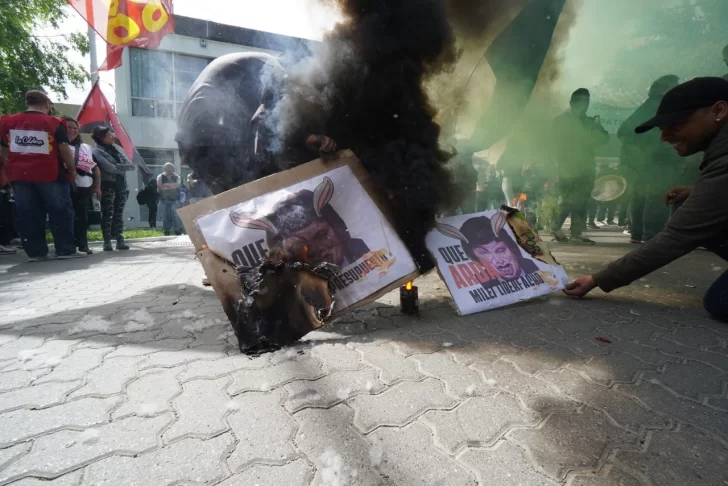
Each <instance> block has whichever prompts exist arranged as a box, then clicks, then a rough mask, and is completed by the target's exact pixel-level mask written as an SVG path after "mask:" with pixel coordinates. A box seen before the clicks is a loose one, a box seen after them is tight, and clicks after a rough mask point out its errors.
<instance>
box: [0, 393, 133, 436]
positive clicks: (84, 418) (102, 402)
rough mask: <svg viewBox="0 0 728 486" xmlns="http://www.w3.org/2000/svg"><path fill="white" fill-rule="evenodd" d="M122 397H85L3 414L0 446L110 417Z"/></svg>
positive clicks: (79, 427)
mask: <svg viewBox="0 0 728 486" xmlns="http://www.w3.org/2000/svg"><path fill="white" fill-rule="evenodd" d="M117 403H119V397H112V398H85V399H81V400H75V401H72V402H68V403H64V404H63V405H58V406H56V407H51V408H43V409H40V410H29V409H19V410H14V411H12V412H6V413H3V414H0V447H5V446H8V445H11V444H14V443H17V442H20V441H22V440H25V439H28V438H30V437H35V436H38V435H41V434H44V433H48V432H51V431H53V430H59V429H64V428H73V429H83V428H85V427H90V426H92V425H97V424H100V423H104V422H107V421H108V415H109V411H110V410H111V409H112V408H113V407H114V406H115V405H116V404H117Z"/></svg>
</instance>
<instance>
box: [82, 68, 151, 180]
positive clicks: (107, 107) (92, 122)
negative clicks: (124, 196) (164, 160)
mask: <svg viewBox="0 0 728 486" xmlns="http://www.w3.org/2000/svg"><path fill="white" fill-rule="evenodd" d="M76 119H77V120H78V125H79V127H80V129H81V133H91V132H92V131H93V129H94V128H96V127H98V126H107V127H109V128H111V129H112V130H113V131H114V133H115V134H116V143H117V144H119V145H121V147H122V148H123V149H124V152H125V153H126V155H127V157H129V159H131V161H132V162H134V163H135V164H136V165H137V166H139V168H140V169H141V170H142V172H144V173H145V174H147V175H150V174H151V173H152V171H151V170H149V167H147V164H145V163H144V159H143V158H142V156H141V155H139V152H137V149H136V148H135V147H134V144H133V143H132V141H131V139H130V138H129V135H127V133H126V130H124V127H123V126H122V125H121V123H119V119H118V118H116V113H114V109H113V108H112V107H111V103H109V100H107V99H106V96H104V93H102V92H101V88H99V83H98V81H97V82H95V83H94V85H93V87H92V88H91V92H90V93H89V94H88V97H87V98H86V101H84V103H83V105H81V109H80V110H79V111H78V115H77V116H76Z"/></svg>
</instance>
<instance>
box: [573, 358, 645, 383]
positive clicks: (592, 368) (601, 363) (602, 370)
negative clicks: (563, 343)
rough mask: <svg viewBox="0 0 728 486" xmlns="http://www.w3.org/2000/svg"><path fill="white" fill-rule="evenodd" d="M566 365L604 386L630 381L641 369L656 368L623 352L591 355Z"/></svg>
mask: <svg viewBox="0 0 728 486" xmlns="http://www.w3.org/2000/svg"><path fill="white" fill-rule="evenodd" d="M567 367H568V368H569V369H572V370H574V371H577V372H579V373H582V374H584V375H586V376H587V377H588V378H589V379H590V380H592V381H594V382H596V383H599V384H600V385H604V386H612V384H614V383H616V382H621V383H631V382H633V381H634V380H636V379H637V376H638V375H639V373H640V372H641V371H649V370H655V369H656V368H657V366H656V365H650V364H646V363H644V362H642V361H640V360H639V359H637V358H635V357H634V356H632V355H629V354H624V353H612V354H608V355H602V356H593V357H591V358H589V359H588V360H586V361H574V362H571V363H569V364H568V365H567Z"/></svg>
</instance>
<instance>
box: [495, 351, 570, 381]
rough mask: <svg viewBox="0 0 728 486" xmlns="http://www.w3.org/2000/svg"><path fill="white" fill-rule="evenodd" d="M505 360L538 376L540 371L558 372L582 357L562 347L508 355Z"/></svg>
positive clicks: (525, 371)
mask: <svg viewBox="0 0 728 486" xmlns="http://www.w3.org/2000/svg"><path fill="white" fill-rule="evenodd" d="M503 359H504V360H506V361H509V362H511V363H513V364H514V365H515V366H516V367H517V368H518V369H519V370H520V371H522V372H524V373H528V374H536V373H538V372H539V371H545V370H557V369H559V368H561V367H563V366H566V365H567V364H568V363H570V362H573V361H579V360H580V357H579V356H578V355H576V354H574V353H573V352H572V351H569V350H568V349H566V348H563V347H560V346H549V347H546V346H539V347H536V348H531V349H528V350H527V351H524V352H522V353H518V354H515V355H511V354H506V355H505V356H504V357H503Z"/></svg>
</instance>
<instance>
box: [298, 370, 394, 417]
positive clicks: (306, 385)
mask: <svg viewBox="0 0 728 486" xmlns="http://www.w3.org/2000/svg"><path fill="white" fill-rule="evenodd" d="M383 388H384V386H383V385H382V384H381V383H379V381H377V372H376V371H375V370H373V369H366V370H360V371H340V372H337V373H333V374H330V375H327V376H325V377H323V378H320V379H318V380H314V381H305V380H301V381H294V382H293V383H289V384H288V385H286V386H285V389H286V391H287V392H288V399H287V400H286V402H285V407H286V410H289V411H291V412H295V411H297V410H301V409H303V408H307V407H321V408H328V407H331V406H332V405H335V404H337V403H339V402H342V401H346V400H348V399H349V398H351V397H353V396H355V395H358V394H360V393H379V392H380V391H382V389H383Z"/></svg>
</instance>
